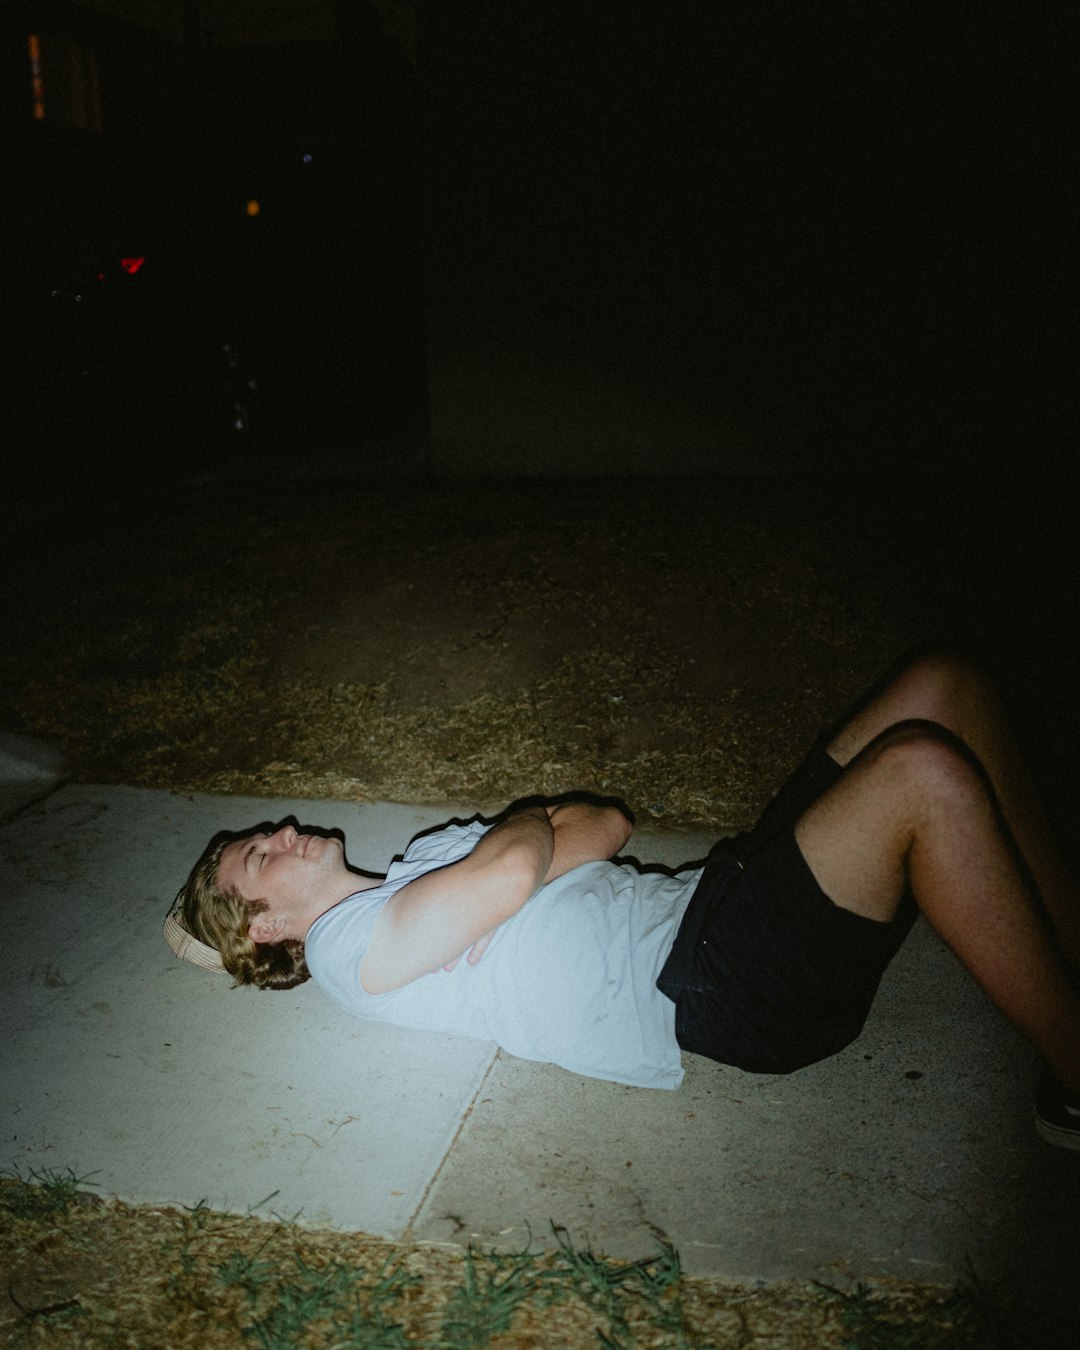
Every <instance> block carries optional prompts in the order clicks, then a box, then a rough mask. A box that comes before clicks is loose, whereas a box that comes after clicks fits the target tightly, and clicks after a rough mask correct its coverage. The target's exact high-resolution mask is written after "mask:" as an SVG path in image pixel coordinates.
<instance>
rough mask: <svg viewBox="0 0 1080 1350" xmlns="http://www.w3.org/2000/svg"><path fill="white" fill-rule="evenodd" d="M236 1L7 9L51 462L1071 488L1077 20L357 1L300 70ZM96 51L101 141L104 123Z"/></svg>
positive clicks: (680, 1)
mask: <svg viewBox="0 0 1080 1350" xmlns="http://www.w3.org/2000/svg"><path fill="white" fill-rule="evenodd" d="M113 8H115V7H113ZM219 8H220V15H219V14H217V13H216V12H215V5H214V4H213V3H212V2H211V0H206V3H203V4H201V5H195V4H187V5H181V4H159V5H156V6H155V5H141V6H140V5H128V6H126V9H127V11H128V12H130V13H134V14H136V15H138V14H140V13H142V14H144V15H145V16H147V19H148V20H149V19H150V18H153V19H156V20H157V23H156V24H151V23H150V22H149V21H147V22H145V23H140V24H134V23H130V22H127V21H125V20H122V19H118V18H116V17H114V16H113V15H111V14H109V13H105V12H101V11H100V9H99V7H98V6H95V5H90V4H64V3H55V2H54V3H44V2H43V3H23V4H20V5H16V6H13V7H12V8H11V9H10V10H9V11H8V13H7V17H6V20H5V28H6V38H5V45H4V62H5V69H4V72H3V74H4V81H3V83H4V86H5V88H6V91H7V92H6V95H5V97H6V100H7V103H6V107H5V121H6V124H7V131H8V135H7V137H6V140H7V144H8V160H9V165H10V166H11V168H12V169H13V173H12V175H11V181H12V182H13V184H14V190H13V191H12V192H11V194H10V205H11V210H10V212H9V221H10V224H11V225H13V227H14V229H13V232H12V234H11V236H10V238H11V244H10V246H9V249H8V251H7V264H8V265H7V272H8V277H7V289H8V293H9V296H10V297H11V300H12V303H11V304H10V306H9V313H10V318H11V323H10V325H9V336H10V338H11V339H12V352H11V362H12V363H13V364H14V366H15V369H16V370H17V371H18V372H19V373H20V377H21V387H22V388H23V390H24V391H25V392H24V397H23V398H22V399H21V400H19V403H20V405H21V408H20V409H18V410H14V411H16V412H17V413H19V414H20V416H19V422H20V424H21V428H22V432H23V437H22V438H23V439H25V437H26V435H27V434H28V433H29V434H30V435H32V436H33V437H34V439H35V441H36V443H37V449H36V451H35V457H36V456H39V455H40V453H41V450H42V448H43V446H45V447H47V449H48V453H50V454H54V453H56V454H58V453H59V452H60V450H61V449H62V448H63V449H66V450H68V451H74V452H75V453H76V457H79V458H81V457H82V456H83V453H84V452H85V451H86V448H87V447H88V446H89V445H90V444H91V442H96V443H97V445H98V447H99V451H98V452H99V453H108V454H109V455H111V456H113V457H114V458H115V460H116V466H115V467H116V468H117V469H118V470H120V471H123V472H126V473H137V472H138V471H139V466H140V465H146V464H147V463H148V462H151V461H155V460H160V459H162V458H165V459H167V460H168V461H169V462H170V463H173V464H176V463H179V464H181V465H185V464H189V463H190V464H193V465H195V464H198V463H199V462H200V461H205V460H206V459H207V458H208V457H209V459H210V460H211V461H212V462H213V463H215V464H218V465H220V463H221V459H220V454H221V453H224V454H226V455H228V454H230V453H233V449H234V448H233V442H235V441H237V440H241V441H243V442H244V445H245V447H246V448H247V449H248V450H254V452H255V453H256V454H259V453H262V454H267V455H273V454H286V455H292V456H294V457H300V458H302V457H304V456H305V455H307V456H310V455H312V454H313V453H315V452H316V451H319V452H331V453H333V454H334V455H335V456H336V457H337V458H338V460H339V461H342V462H345V463H348V462H353V463H355V464H356V465H358V466H360V467H363V465H364V464H365V463H366V464H368V465H369V466H370V465H371V464H378V465H381V466H384V467H385V466H386V465H387V464H396V465H398V466H400V467H418V466H425V467H428V468H434V469H436V470H437V471H438V472H440V473H443V474H477V473H480V474H498V475H500V476H513V475H515V474H536V473H552V474H558V473H582V472H584V473H607V472H617V473H627V472H631V473H645V474H657V473H659V474H671V473H694V474H701V473H731V472H736V473H755V472H766V473H773V472H791V471H794V472H813V473H840V474H855V475H864V474H867V473H870V474H875V475H880V474H884V475H888V474H899V475H908V474H911V473H917V474H924V473H932V474H936V473H939V472H941V471H943V470H944V471H948V472H951V473H955V474H960V475H965V476H968V477H969V478H971V479H972V480H973V481H980V482H985V479H986V476H987V475H988V474H993V475H994V476H995V477H997V476H999V475H1004V476H1008V475H1010V474H1012V473H1020V474H1022V475H1030V474H1032V473H1033V472H1034V473H1039V472H1043V473H1051V474H1053V473H1061V472H1067V471H1068V469H1069V468H1070V466H1071V460H1072V455H1073V444H1072V437H1073V432H1074V427H1073V424H1072V409H1071V382H1072V371H1073V351H1074V338H1075V318H1074V312H1075V311H1074V293H1075V283H1076V262H1075V257H1076V222H1077V213H1076V203H1075V177H1074V175H1073V174H1072V172H1071V168H1070V166H1071V164H1072V154H1073V151H1074V149H1075V117H1074V111H1075V110H1074V107H1073V97H1072V89H1073V85H1074V61H1073V45H1072V38H1073V37H1074V36H1075V34H1074V25H1073V23H1072V22H1071V20H1070V18H1069V12H1068V9H1067V7H1063V6H1062V7H1059V6H1055V5H1046V4H1033V5H1024V6H1014V5H1003V4H1002V5H995V4H989V5H987V4H985V3H964V2H960V3H947V4H933V5H931V4H927V5H922V4H907V3H904V4H901V3H898V2H894V0H829V3H825V2H824V0H799V3H790V2H789V3H763V2H762V0H755V2H754V3H749V2H743V0H732V2H731V3H723V4H717V3H706V2H705V0H670V2H669V3H665V4H637V3H634V4H625V3H616V2H615V0H593V2H592V3H588V4H580V3H570V2H569V0H549V3H545V4H543V5H530V4H525V3H504V2H499V3H496V2H495V0H420V2H419V3H417V4H416V6H415V7H412V6H408V5H404V4H398V5H389V6H388V5H387V4H382V5H374V4H368V3H365V0H353V2H352V3H347V2H346V0H340V2H339V3H337V4H330V3H327V4H324V5H311V6H309V7H307V12H309V13H310V16H311V19H310V23H311V29H312V34H313V35H312V36H311V37H309V38H308V39H306V40H290V41H268V40H264V39H266V38H268V37H272V36H274V31H276V30H274V31H268V32H267V33H262V32H260V30H259V28H258V27H257V26H254V27H253V26H251V25H250V23H249V25H248V26H247V27H245V28H238V27H237V26H236V22H235V15H236V13H237V10H236V7H235V6H232V7H231V8H230V6H229V5H224V6H219ZM253 12H254V13H255V14H256V16H257V15H258V13H259V12H260V11H259V10H258V9H257V8H256V10H255V11H253ZM277 12H278V11H277V9H276V8H275V7H273V6H271V7H266V9H265V14H266V21H267V26H268V30H273V24H271V22H270V20H271V19H273V18H274V17H275V16H276V15H277ZM166 14H167V15H169V16H170V18H169V21H168V22H165V21H164V19H163V17H162V16H163V15H166ZM230 15H232V17H233V26H232V27H231V28H230V27H228V25H227V24H226V25H225V27H221V26H220V24H219V27H218V28H216V29H215V26H214V25H215V20H218V19H222V16H223V20H222V21H224V20H227V19H228V18H229V16H230ZM388 16H389V18H388ZM395 17H396V19H397V20H398V23H397V24H396V26H395V23H394V22H392V21H391V20H393V19H394V18H395ZM405 21H412V22H414V23H415V41H414V42H412V41H409V40H403V38H402V31H403V25H404V27H405V30H407V23H406V22H405ZM29 31H35V32H39V33H40V34H41V40H42V42H43V50H44V54H45V55H44V70H45V79H46V107H47V116H46V118H45V119H44V120H43V121H34V119H33V117H32V107H31V94H30V81H29V65H28V59H27V49H26V35H27V33H28V32H29ZM290 32H291V33H294V32H295V30H290ZM72 46H74V47H76V48H77V49H78V50H79V51H81V52H82V53H83V55H84V57H85V54H86V53H88V52H92V53H93V59H94V61H95V62H96V69H97V75H98V83H99V88H100V98H99V105H100V130H97V129H94V128H79V127H76V126H73V125H71V120H72V119H71V117H70V115H69V113H68V111H67V110H68V108H69V106H70V97H69V94H68V91H66V90H65V89H64V87H63V84H64V80H63V78H62V76H61V74H60V73H58V72H60V70H61V66H62V65H63V63H64V62H65V61H67V60H68V53H69V51H70V48H71V47H72ZM65 100H66V101H65ZM305 156H308V157H309V159H308V160H307V161H306V162H305V159H304V157H305ZM249 197H254V198H257V199H258V200H259V202H260V206H261V212H260V214H259V216H258V217H257V218H255V219H250V218H249V217H248V216H247V215H246V214H245V211H244V204H245V203H246V201H247V200H248V199H249ZM121 255H122V256H130V255H145V256H146V258H147V262H146V263H145V264H144V266H143V268H142V270H141V271H140V273H139V274H138V275H137V276H135V277H131V278H126V277H124V276H123V275H122V274H118V271H117V265H116V263H117V258H118V257H119V256H121ZM101 277H104V280H103V281H102V280H100V279H99V278H101ZM53 292H58V296H54V295H53ZM74 294H79V295H81V296H82V299H81V300H79V301H77V302H76V301H74V300H72V299H70V296H71V295H74ZM50 296H52V300H51V302H50V300H49V299H48V298H47V297H50ZM88 315H89V317H88ZM225 343H229V344H230V355H229V356H228V357H227V358H223V357H222V354H221V349H222V347H223V345H224V344H225ZM230 361H231V362H232V364H231V365H230V364H229V362H230ZM251 378H254V379H255V381H256V384H257V393H256V392H254V391H252V390H251V389H250V388H249V387H248V385H249V383H250V380H251ZM238 384H239V385H240V386H241V387H242V388H241V393H240V394H237V388H236V386H237V385H238ZM238 399H239V400H241V401H244V402H245V407H244V410H243V411H244V415H245V417H244V418H242V419H241V420H243V421H244V422H245V425H244V427H243V429H242V431H241V432H240V434H239V436H237V437H233V438H232V440H230V438H229V436H228V435H227V434H226V432H227V430H228V429H229V428H230V427H231V425H232V422H233V420H235V419H233V417H232V405H233V404H234V403H235V402H237V401H238ZM31 409H32V410H33V411H31ZM223 410H224V411H223ZM245 419H246V420H245ZM222 424H224V427H225V430H224V431H223V430H222ZM218 436H221V437H222V438H223V440H224V442H225V449H224V451H223V452H222V451H219V450H218V449H217V448H215V449H214V450H213V451H210V452H208V448H207V447H208V446H209V445H210V444H211V443H212V442H213V441H214V439H215V438H216V437H218Z"/></svg>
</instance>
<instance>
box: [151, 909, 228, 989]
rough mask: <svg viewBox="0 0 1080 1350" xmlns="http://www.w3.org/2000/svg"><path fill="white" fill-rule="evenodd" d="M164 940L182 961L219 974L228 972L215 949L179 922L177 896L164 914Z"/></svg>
mask: <svg viewBox="0 0 1080 1350" xmlns="http://www.w3.org/2000/svg"><path fill="white" fill-rule="evenodd" d="M165 941H166V942H167V943H168V944H169V946H170V947H171V948H172V949H173V951H174V952H175V953H176V955H177V956H179V957H180V959H181V960H182V961H190V962H191V964H192V965H193V966H199V967H200V968H201V969H203V970H214V971H217V973H218V974H219V975H225V974H227V973H228V972H227V971H226V969H225V967H224V966H223V965H222V964H221V957H220V956H219V955H218V953H217V949H216V948H214V947H209V946H207V944H206V943H205V942H200V941H199V939H198V938H197V937H192V935H191V934H190V933H189V932H188V930H187V929H186V928H185V927H184V925H183V924H182V923H181V921H180V901H179V898H177V900H176V902H175V903H174V905H173V907H172V909H171V910H169V912H168V914H167V915H166V916H165Z"/></svg>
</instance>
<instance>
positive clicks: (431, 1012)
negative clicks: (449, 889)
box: [305, 822, 701, 1088]
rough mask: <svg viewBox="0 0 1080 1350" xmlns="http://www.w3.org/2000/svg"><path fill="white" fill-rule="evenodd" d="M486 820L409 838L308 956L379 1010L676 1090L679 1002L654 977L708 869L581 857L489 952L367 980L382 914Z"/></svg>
mask: <svg viewBox="0 0 1080 1350" xmlns="http://www.w3.org/2000/svg"><path fill="white" fill-rule="evenodd" d="M488 828H490V827H489V826H486V825H483V824H481V823H479V822H473V823H470V824H468V825H450V826H447V827H446V828H445V829H443V830H440V831H438V832H437V833H435V834H429V835H424V836H422V837H421V838H419V839H416V840H414V841H413V843H412V844H410V846H409V848H408V850H407V851H406V853H405V856H404V858H403V859H402V860H401V861H400V862H396V863H394V864H393V865H392V866H391V868H390V871H389V873H388V874H387V877H386V880H385V881H384V882H383V883H382V884H380V885H379V886H377V887H374V888H372V889H371V890H366V891H359V892H357V894H356V895H353V896H350V897H349V898H348V899H346V900H343V901H342V902H341V903H340V904H338V905H335V906H334V907H333V909H330V910H327V912H326V913H325V914H323V915H321V916H320V917H319V918H318V919H317V920H316V921H315V923H314V924H313V925H312V927H311V929H310V930H309V932H308V935H307V939H306V942H305V952H306V955H307V962H308V967H309V969H310V970H311V974H312V976H313V977H314V979H315V980H316V981H317V982H318V983H319V984H320V985H322V987H323V988H324V989H325V990H326V992H327V993H328V994H329V995H330V996H331V998H334V999H336V1000H337V1001H338V1002H339V1003H341V1004H343V1005H344V1006H345V1007H346V1008H348V1009H349V1011H350V1012H353V1013H356V1014H357V1015H358V1016H360V1017H366V1018H370V1019H372V1020H374V1021H379V1022H389V1023H391V1024H393V1025H394V1026H400V1027H410V1028H414V1029H417V1030H421V1031H442V1032H449V1033H450V1034H452V1035H458V1036H469V1037H473V1038H475V1039H478V1040H487V1041H494V1042H495V1043H496V1044H497V1045H499V1046H501V1047H502V1049H503V1050H506V1051H507V1052H508V1053H509V1054H512V1055H517V1056H518V1057H519V1058H521V1059H533V1060H540V1061H542V1062H544V1063H551V1064H559V1065H561V1066H562V1067H563V1068H565V1069H570V1070H572V1071H573V1072H574V1073H580V1074H585V1075H586V1076H588V1077H591V1078H606V1079H610V1080H612V1081H613V1082H616V1083H629V1084H632V1085H634V1086H637V1087H655V1088H677V1087H678V1086H679V1084H680V1083H681V1082H682V1077H683V1069H682V1062H681V1056H680V1053H679V1046H678V1043H677V1041H676V1039H675V1005H674V1004H673V1003H672V1002H671V1000H670V999H668V998H667V997H666V996H665V995H664V994H662V993H661V992H660V990H659V989H657V987H656V978H657V976H658V975H659V974H660V969H661V967H662V966H663V964H664V961H665V960H666V958H667V955H668V953H669V952H670V950H671V946H672V943H673V942H674V940H675V934H676V932H677V931H678V927H679V923H680V921H681V920H682V916H683V913H684V912H685V910H686V907H687V905H688V904H689V903H690V897H691V896H692V895H693V893H694V887H695V886H696V885H697V882H698V878H699V877H700V876H701V871H700V869H694V870H690V871H685V872H680V873H678V874H677V875H676V876H675V877H671V876H668V875H667V874H666V873H659V872H641V871H639V870H638V869H637V868H635V867H631V866H628V865H621V864H619V865H617V864H615V863H608V862H594V863H586V864H585V865H584V866H582V867H577V868H575V869H574V870H573V871H572V872H567V873H566V874H565V875H564V876H561V877H558V878H557V879H556V880H555V881H552V882H549V883H548V884H547V885H546V886H542V887H541V888H540V890H539V891H537V892H536V894H535V895H534V896H533V897H532V898H531V899H530V900H529V901H528V903H527V904H525V905H524V906H523V907H522V908H521V909H520V910H519V911H518V913H517V914H515V915H514V916H513V918H511V919H508V920H507V921H506V922H505V923H503V924H502V925H501V926H500V927H499V928H498V929H497V931H496V932H495V935H494V937H493V938H492V941H491V945H490V946H489V947H488V949H487V951H486V952H485V953H484V956H483V958H482V959H481V960H480V961H479V962H478V963H477V964H476V965H475V966H471V965H469V964H468V962H467V961H466V960H465V959H464V958H462V959H461V961H459V962H458V965H457V966H456V968H455V969H454V970H453V971H444V970H440V971H437V972H435V973H433V974H429V975H423V976H421V977H420V978H419V979H417V980H414V981H412V983H411V984H407V985H405V986H403V987H402V988H401V989H394V990H392V991H391V992H390V993H388V994H369V993H367V992H366V991H365V990H364V989H363V988H362V986H361V984H360V961H361V959H362V958H363V956H364V953H365V952H366V951H367V949H368V946H369V944H370V942H371V933H372V929H373V927H374V924H375V920H376V918H377V916H378V914H379V911H380V910H381V909H382V907H383V905H385V904H386V902H387V900H389V899H390V897H391V896H392V895H393V894H394V892H395V891H397V890H400V888H401V887H402V886H404V885H406V884H407V883H408V882H410V881H412V880H413V879H414V878H416V877H418V876H422V875H423V874H424V873H425V872H430V871H431V870H432V869H433V868H436V867H443V866H445V865H446V864H448V863H452V862H456V861H457V860H458V859H459V858H464V857H465V856H467V855H468V854H469V853H471V852H472V850H473V848H475V846H476V843H477V841H478V840H479V839H480V838H481V836H482V835H483V834H484V833H485V831H486V830H487V829H488Z"/></svg>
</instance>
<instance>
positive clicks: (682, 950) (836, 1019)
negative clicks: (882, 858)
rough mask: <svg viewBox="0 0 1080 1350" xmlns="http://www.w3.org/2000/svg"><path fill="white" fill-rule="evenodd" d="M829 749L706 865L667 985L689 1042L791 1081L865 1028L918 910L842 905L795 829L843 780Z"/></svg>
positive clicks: (810, 760) (702, 1051) (691, 1047)
mask: <svg viewBox="0 0 1080 1350" xmlns="http://www.w3.org/2000/svg"><path fill="white" fill-rule="evenodd" d="M841 772H842V771H841V769H840V766H839V765H838V764H836V762H835V761H834V760H831V759H830V758H829V757H828V756H827V755H826V754H825V751H824V747H823V746H822V745H821V744H820V743H819V744H818V745H816V746H815V747H814V749H813V750H812V751H811V753H810V755H809V756H808V757H807V759H806V760H804V761H803V764H802V765H801V766H800V768H799V769H798V770H796V772H795V774H793V775H792V777H791V778H790V779H789V780H788V782H787V783H786V784H785V785H784V787H783V788H782V789H781V791H780V793H779V794H778V795H777V797H776V798H774V800H773V801H772V802H770V804H769V805H768V806H767V807H766V809H765V811H764V812H763V814H762V816H761V818H760V820H759V821H758V823H757V825H755V827H754V829H753V830H751V831H750V833H749V834H747V835H742V836H740V837H739V838H737V839H734V840H722V841H721V843H720V844H719V845H717V847H716V849H714V850H713V853H712V855H711V856H710V858H709V861H708V863H707V864H706V867H705V871H704V873H703V875H702V877H701V880H700V881H699V883H698V886H697V889H696V890H695V892H694V895H693V897H692V899H691V901H690V905H689V907H688V909H687V911H686V914H685V915H684V916H683V921H682V923H681V925H680V927H679V931H678V934H677V936H676V938H675V944H674V946H673V947H672V950H671V953H670V955H669V956H668V959H667V961H666V962H665V964H664V968H663V970H662V971H661V972H660V978H659V979H658V980H657V982H656V983H657V986H658V987H659V989H660V990H661V991H662V992H663V993H665V994H666V995H667V996H668V998H670V999H671V1000H672V1001H673V1002H674V1004H675V1034H676V1036H677V1038H678V1041H679V1045H680V1046H681V1047H682V1048H683V1049H684V1050H688V1051H690V1052H692V1053H693V1054H698V1055H707V1056H708V1057H709V1058H710V1059H716V1060H719V1061H720V1062H721V1063H722V1064H733V1065H736V1066H737V1067H738V1068H740V1069H746V1070H748V1071H749V1072H751V1073H791V1072H792V1071H793V1070H795V1069H801V1068H804V1067H805V1066H806V1065H807V1064H813V1063H815V1062H816V1061H817V1060H820V1059H825V1058H827V1057H828V1056H829V1055H834V1054H836V1052H837V1051H839V1050H842V1049H843V1048H844V1047H845V1046H846V1045H849V1044H850V1043H851V1042H852V1041H853V1040H854V1039H855V1037H856V1036H858V1034H859V1032H860V1031H861V1030H862V1028H863V1024H864V1023H865V1021H866V1017H867V1014H868V1013H869V1011H870V1005H871V1003H872V1002H873V1000H874V995H875V994H876V993H877V988H878V984H879V983H880V981H881V977H882V975H883V974H884V972H885V968H886V967H887V966H888V964H889V962H890V961H891V960H892V958H893V956H894V955H895V954H896V952H897V951H898V950H899V948H900V945H901V943H902V942H903V940H904V938H905V937H906V936H907V934H908V932H909V931H910V928H911V925H912V923H913V922H914V920H915V918H916V915H917V910H916V908H915V904H914V901H913V900H912V899H911V898H910V897H906V898H905V900H904V902H903V904H902V905H901V907H900V910H899V912H898V913H897V916H896V918H895V919H893V920H892V922H891V923H881V922H879V921H877V920H875V919H868V918H866V917H865V916H863V915H861V914H855V913H853V912H852V911H851V910H848V909H842V908H841V907H840V906H839V905H835V904H833V902H832V901H831V900H830V899H829V897H828V896H827V895H826V894H825V893H824V892H823V891H822V889H821V887H820V886H819V885H818V883H817V880H816V879H815V877H814V874H813V873H812V872H811V871H810V868H809V867H808V866H807V864H806V860H805V859H804V858H803V856H802V853H801V852H800V851H799V846H798V844H797V843H796V842H795V822H796V821H797V820H798V818H799V817H800V816H801V815H802V813H803V812H804V811H805V810H806V808H807V807H808V806H809V805H810V804H811V802H813V801H814V800H816V798H817V797H819V796H820V795H821V793H822V792H824V791H825V790H826V789H827V788H828V787H829V786H831V784H832V783H833V782H835V781H836V779H837V778H838V777H839V776H840V773H841Z"/></svg>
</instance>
